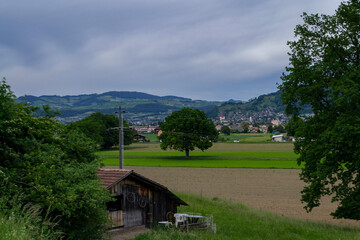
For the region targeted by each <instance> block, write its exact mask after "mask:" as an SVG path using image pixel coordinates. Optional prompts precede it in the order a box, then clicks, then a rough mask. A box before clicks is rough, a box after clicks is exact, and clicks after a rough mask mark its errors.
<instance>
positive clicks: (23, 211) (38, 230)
mask: <svg viewBox="0 0 360 240" xmlns="http://www.w3.org/2000/svg"><path fill="white" fill-rule="evenodd" d="M55 226H56V223H54V222H52V221H50V219H49V218H48V217H47V214H46V216H45V218H42V217H41V209H40V207H39V206H37V205H31V204H26V205H24V206H23V207H21V206H20V205H16V206H14V207H13V208H11V209H6V210H5V209H2V210H0V240H20V239H21V240H47V239H49V240H53V239H61V235H62V234H61V233H58V232H54V231H53V230H52V229H53V228H54V227H55Z"/></svg>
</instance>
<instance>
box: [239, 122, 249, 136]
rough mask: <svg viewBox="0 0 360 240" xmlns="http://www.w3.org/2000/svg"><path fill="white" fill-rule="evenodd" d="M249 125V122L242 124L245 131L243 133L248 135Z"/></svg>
mask: <svg viewBox="0 0 360 240" xmlns="http://www.w3.org/2000/svg"><path fill="white" fill-rule="evenodd" d="M249 125H250V124H249V123H248V122H245V121H243V122H241V127H242V128H243V129H244V130H243V133H247V132H248V131H249Z"/></svg>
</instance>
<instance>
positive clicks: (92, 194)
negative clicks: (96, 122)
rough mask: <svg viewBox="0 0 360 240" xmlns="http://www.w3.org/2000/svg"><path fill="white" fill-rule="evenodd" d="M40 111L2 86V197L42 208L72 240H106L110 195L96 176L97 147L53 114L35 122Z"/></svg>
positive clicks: (0, 154) (10, 202)
mask: <svg viewBox="0 0 360 240" xmlns="http://www.w3.org/2000/svg"><path fill="white" fill-rule="evenodd" d="M34 110H36V109H35V108H33V107H31V106H29V105H27V104H25V105H24V104H19V103H16V102H15V96H14V95H13V93H12V92H11V90H10V86H9V85H7V84H6V81H5V80H3V81H1V83H0V189H1V191H0V198H1V199H12V198H13V197H14V196H21V202H22V204H24V205H25V204H27V203H31V204H35V205H37V206H41V208H42V214H43V217H45V216H46V217H50V218H52V219H57V220H56V221H59V222H58V225H57V226H56V227H55V231H60V232H63V233H64V234H65V238H66V239H99V238H101V237H102V233H103V232H104V231H105V230H106V228H105V223H106V221H107V218H106V206H105V202H106V201H108V200H110V196H109V193H108V192H107V190H106V189H105V188H104V187H101V186H100V184H99V179H98V178H97V176H96V174H95V173H96V172H97V169H98V167H99V165H100V160H99V159H98V157H97V156H96V155H95V148H94V144H93V142H91V141H90V139H88V138H87V137H85V135H84V134H81V133H80V132H78V131H70V130H69V129H68V128H65V127H64V126H63V125H62V124H60V123H58V122H56V121H55V120H53V119H52V118H51V116H49V115H45V116H43V117H38V118H36V117H34ZM12 204H14V202H13V201H7V202H6V203H5V204H1V205H2V206H1V208H8V209H11V208H12V207H13V206H12ZM47 212H48V214H47Z"/></svg>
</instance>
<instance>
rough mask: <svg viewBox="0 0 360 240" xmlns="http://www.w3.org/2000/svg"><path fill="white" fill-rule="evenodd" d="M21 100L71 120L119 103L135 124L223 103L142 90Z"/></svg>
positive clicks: (112, 108) (107, 110)
mask: <svg viewBox="0 0 360 240" xmlns="http://www.w3.org/2000/svg"><path fill="white" fill-rule="evenodd" d="M18 101H23V102H29V103H30V104H32V105H33V106H41V105H46V104H48V105H49V106H50V107H51V108H53V109H58V110H59V111H60V112H61V116H59V117H58V119H59V120H60V121H63V122H70V121H77V120H80V119H82V118H84V117H86V116H88V115H90V114H91V113H94V112H102V113H107V114H112V113H114V112H115V111H116V110H117V109H118V107H119V105H121V107H122V109H123V110H125V111H126V112H127V113H125V114H124V117H125V119H127V120H128V121H130V122H133V123H153V122H157V121H162V120H163V119H164V118H165V117H166V116H168V115H169V114H171V113H172V112H173V111H176V110H179V109H181V108H183V107H190V108H198V109H201V110H210V109H213V108H214V107H216V106H220V105H221V102H211V101H200V100H196V101H194V100H192V99H190V98H183V97H177V96H163V97H160V96H156V95H151V94H147V93H142V92H129V91H111V92H105V93H101V94H82V95H71V96H70V95H69V96H57V95H44V96H40V97H36V96H31V95H28V96H24V97H20V98H18Z"/></svg>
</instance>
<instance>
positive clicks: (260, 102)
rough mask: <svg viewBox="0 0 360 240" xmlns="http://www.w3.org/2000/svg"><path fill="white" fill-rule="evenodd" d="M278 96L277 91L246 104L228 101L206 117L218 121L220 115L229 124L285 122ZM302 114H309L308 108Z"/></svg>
mask: <svg viewBox="0 0 360 240" xmlns="http://www.w3.org/2000/svg"><path fill="white" fill-rule="evenodd" d="M280 96H281V92H280V91H277V92H274V93H269V94H264V95H261V96H259V97H257V98H253V99H250V100H249V101H247V102H235V101H228V102H225V103H223V104H221V105H220V106H216V107H214V108H213V109H211V110H209V111H208V112H207V115H208V116H209V117H211V118H213V119H218V117H219V116H220V115H222V116H224V117H225V119H227V121H230V122H240V121H250V122H251V121H253V122H261V121H264V122H268V121H270V120H273V119H280V120H282V121H287V120H288V118H287V116H285V114H284V110H285V105H282V100H281V97H280ZM302 113H304V114H308V113H311V108H310V106H305V107H304V108H303V111H302Z"/></svg>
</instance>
